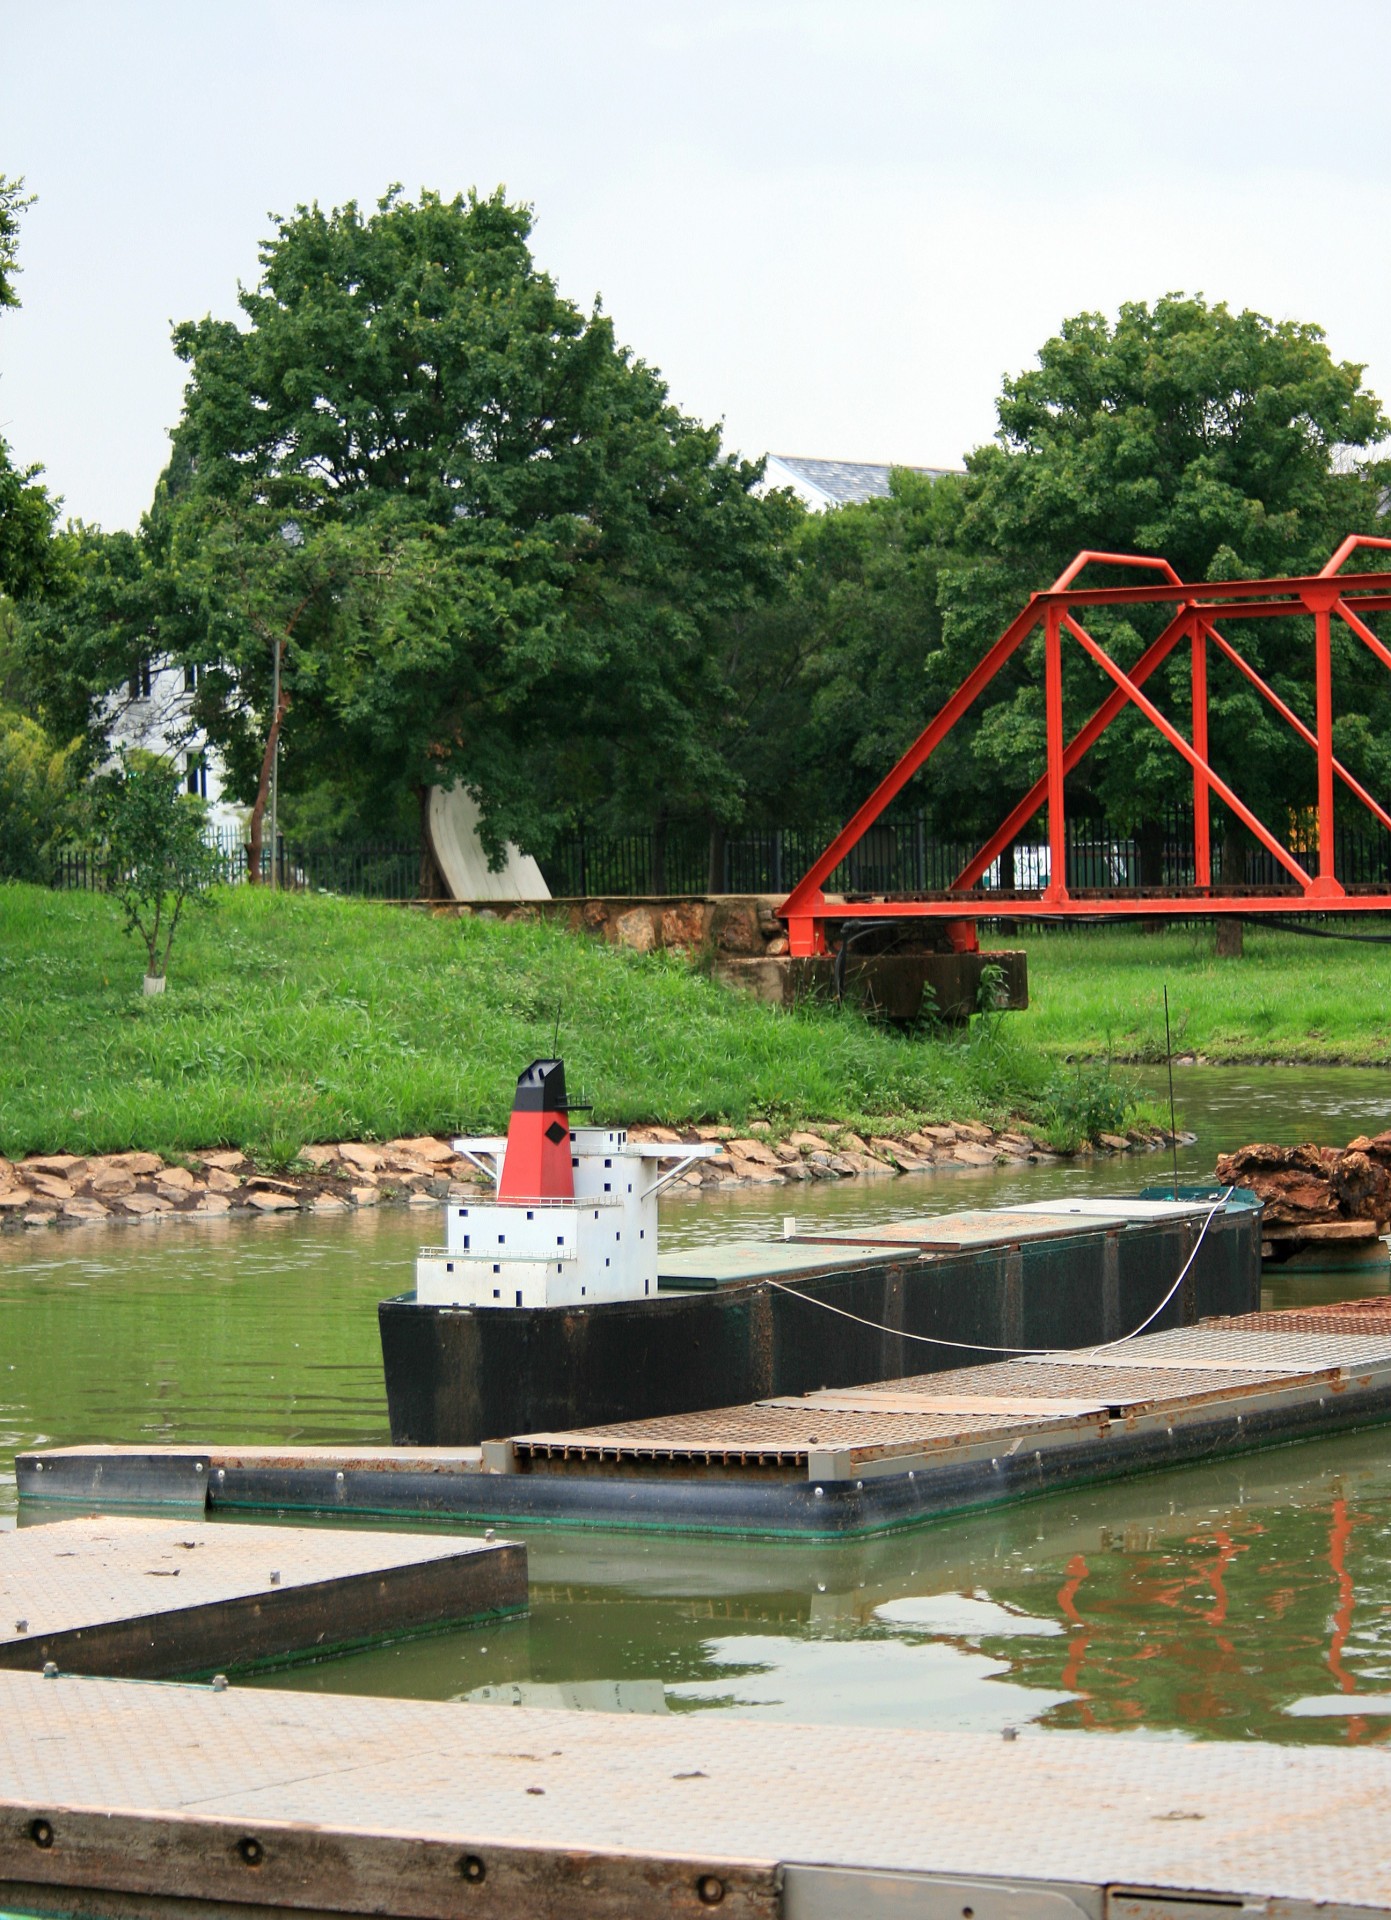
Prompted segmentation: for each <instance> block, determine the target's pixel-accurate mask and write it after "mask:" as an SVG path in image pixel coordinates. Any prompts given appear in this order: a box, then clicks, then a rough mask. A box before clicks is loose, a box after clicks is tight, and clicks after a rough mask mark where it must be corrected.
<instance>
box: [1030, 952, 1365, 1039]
mask: <svg viewBox="0 0 1391 1920" xmlns="http://www.w3.org/2000/svg"><path fill="white" fill-rule="evenodd" d="M1348 931H1351V932H1359V933H1378V934H1382V935H1388V934H1391V925H1388V924H1387V923H1386V922H1384V921H1379V920H1372V919H1368V920H1366V921H1354V922H1352V923H1351V924H1350V925H1349V927H1348ZM1011 944H1012V943H1011ZM1020 944H1021V945H1023V946H1024V947H1025V948H1026V949H1027V951H1028V955H1029V995H1030V1001H1031V1005H1030V1010H1029V1012H1028V1013H1027V1014H1026V1015H1024V1016H1023V1018H1022V1020H1021V1021H1020V1023H1019V1024H1020V1027H1021V1028H1022V1029H1023V1031H1024V1033H1025V1035H1026V1036H1027V1038H1028V1039H1030V1040H1031V1041H1033V1042H1035V1043H1036V1044H1037V1045H1038V1046H1039V1047H1041V1048H1042V1049H1043V1050H1044V1051H1045V1052H1047V1053H1049V1054H1051V1055H1053V1056H1055V1057H1057V1056H1065V1057H1069V1058H1073V1059H1078V1058H1103V1057H1104V1058H1114V1059H1121V1060H1162V1059H1163V1058H1164V987H1165V985H1166V984H1167V986H1168V989H1169V1013H1170V1019H1171V1022H1172V1026H1173V1036H1174V1051H1175V1053H1176V1054H1183V1053H1195V1054H1201V1055H1202V1056H1203V1057H1204V1058H1206V1059H1208V1060H1213V1061H1232V1062H1238V1061H1257V1060H1291V1061H1294V1060H1298V1061H1306V1062H1323V1063H1334V1062H1338V1063H1345V1064H1349V1065H1358V1064H1360V1065H1367V1066H1372V1065H1380V1064H1382V1063H1383V1062H1386V1061H1388V1060H1391V945H1388V946H1373V945H1368V944H1362V943H1355V942H1349V941H1341V940H1322V939H1310V938H1307V937H1304V936H1301V935H1299V934H1293V933H1275V932H1266V931H1262V929H1261V928H1260V927H1259V926H1253V925H1252V924H1251V923H1250V922H1248V923H1247V926H1246V936H1245V947H1246V951H1245V954H1244V956H1243V957H1242V958H1241V959H1239V960H1219V959H1217V958H1216V957H1215V954H1214V950H1213V949H1214V934H1213V930H1212V927H1211V926H1210V925H1208V926H1193V927H1172V928H1168V929H1165V930H1164V931H1162V932H1158V933H1144V932H1140V931H1133V932H1132V931H1130V930H1128V929H1125V928H1109V927H1108V928H1098V929H1095V930H1089V929H1081V930H1079V931H1077V932H1075V933H1038V934H1029V935H1028V936H1026V937H1025V938H1024V939H1022V940H1021V942H1020Z"/></svg>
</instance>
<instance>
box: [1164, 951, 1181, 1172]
mask: <svg viewBox="0 0 1391 1920" xmlns="http://www.w3.org/2000/svg"><path fill="white" fill-rule="evenodd" d="M1164 1064H1165V1066H1166V1067H1167V1068H1168V1069H1169V1145H1170V1146H1171V1147H1172V1148H1173V1152H1174V1198H1175V1200H1177V1199H1178V1121H1177V1120H1176V1119H1175V1118H1174V1043H1173V1040H1172V1038H1171V1037H1170V1034H1169V983H1168V981H1167V980H1166V981H1165V983H1164Z"/></svg>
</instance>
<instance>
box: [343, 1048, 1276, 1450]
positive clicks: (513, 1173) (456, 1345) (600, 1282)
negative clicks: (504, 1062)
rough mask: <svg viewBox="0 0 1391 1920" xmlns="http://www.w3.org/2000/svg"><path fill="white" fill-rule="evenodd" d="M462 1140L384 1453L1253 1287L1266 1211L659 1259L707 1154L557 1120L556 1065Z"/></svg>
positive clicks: (1169, 1309) (985, 1227)
mask: <svg viewBox="0 0 1391 1920" xmlns="http://www.w3.org/2000/svg"><path fill="white" fill-rule="evenodd" d="M455 1147H456V1151H458V1152H462V1153H465V1154H467V1155H469V1156H470V1157H471V1158H472V1159H473V1160H474V1161H475V1164H477V1165H478V1166H480V1167H481V1168H483V1169H484V1170H485V1171H487V1172H488V1174H489V1175H490V1177H491V1178H492V1179H493V1181H494V1186H495V1192H494V1195H493V1197H492V1198H491V1199H490V1200H488V1201H485V1202H481V1203H479V1202H474V1201H464V1200H455V1201H451V1202H450V1203H449V1206H448V1208H447V1212H446V1223H445V1242H444V1245H443V1246H442V1247H439V1248H429V1249H424V1250H422V1253H421V1255H420V1258H419V1260H418V1261H417V1265H416V1286H415V1289H414V1291H413V1292H410V1293H404V1294H401V1295H398V1296H396V1297H394V1298H392V1299H389V1300H384V1301H382V1302H381V1303H380V1305H379V1308H378V1320H379V1326H380V1333H381V1343H382V1358H383V1364H384V1370H385V1377H386V1393H387V1404H388V1408H389V1414H390V1423H391V1438H392V1442H393V1444H394V1445H395V1446H398V1447H460V1446H474V1445H477V1444H479V1443H480V1442H482V1441H484V1440H489V1439H493V1438H495V1437H496V1436H498V1435H504V1434H516V1433H525V1432H529V1431H551V1430H559V1429H573V1428H576V1427H588V1426H593V1425H595V1424H597V1423H600V1422H606V1421H615V1420H624V1421H626V1420H640V1419H652V1418H659V1417H665V1416H669V1415H675V1414H684V1413H694V1412H701V1411H704V1410H707V1409H710V1408H714V1407H727V1406H729V1405H731V1404H734V1403H737V1402H752V1401H757V1400H762V1399H766V1398H768V1397H770V1396H776V1395H785V1394H793V1395H798V1394H804V1393H808V1392H813V1391H816V1390H818V1389H824V1388H834V1387H840V1386H851V1385H864V1384H866V1383H873V1382H876V1381H887V1380H894V1379H898V1378H901V1377H902V1376H903V1375H904V1374H908V1373H919V1372H922V1371H924V1370H931V1369H934V1368H950V1367H960V1366H964V1365H969V1364H972V1363H982V1364H983V1363H988V1362H991V1361H996V1360H1001V1359H1005V1358H1008V1357H1010V1356H1014V1355H1019V1354H1022V1353H1025V1352H1029V1351H1037V1350H1044V1349H1050V1348H1058V1347H1074V1346H1079V1345H1085V1344H1087V1343H1090V1342H1097V1341H1113V1340H1117V1339H1120V1338H1121V1337H1122V1336H1124V1335H1126V1334H1128V1333H1130V1332H1132V1331H1134V1330H1135V1329H1137V1328H1139V1327H1141V1326H1142V1325H1152V1327H1153V1328H1154V1329H1155V1330H1161V1329H1164V1328H1172V1327H1180V1326H1185V1325H1192V1324H1193V1323H1194V1322H1196V1321H1197V1320H1199V1319H1202V1318H1204V1317H1207V1316H1211V1315H1214V1314H1240V1313H1247V1312H1250V1311H1252V1310H1254V1309H1255V1308H1256V1307H1258V1306H1259V1304H1260V1205H1259V1202H1258V1201H1257V1200H1256V1198H1255V1196H1254V1195H1252V1194H1249V1193H1246V1192H1245V1191H1244V1190H1242V1189H1239V1188H1238V1189H1231V1188H1226V1189H1221V1188H1214V1189H1207V1188H1186V1189H1180V1190H1178V1191H1177V1192H1176V1193H1172V1194H1165V1193H1159V1192H1154V1193H1146V1194H1143V1195H1141V1196H1140V1197H1139V1198H1117V1199H1114V1200H1112V1199H1103V1200H1060V1201H1057V1202H1056V1203H1049V1204H1046V1205H1031V1206H1026V1207H1007V1208H1002V1209H999V1210H996V1211H991V1212H981V1211H978V1210H965V1211H961V1212H958V1213H952V1214H944V1215H938V1216H931V1217H926V1218H921V1219H913V1220H898V1221H891V1222H887V1223H885V1224H883V1225H881V1226H877V1227H871V1228H864V1229H858V1228H857V1229H856V1230H855V1231H854V1233H852V1234H846V1233H838V1232H834V1231H831V1232H820V1231H817V1230H816V1229H814V1228H811V1229H807V1230H805V1231H802V1230H799V1229H798V1228H797V1226H796V1224H795V1223H791V1224H790V1226H789V1230H788V1232H787V1233H786V1235H785V1237H784V1238H783V1239H782V1240H777V1241H768V1242H764V1243H746V1244H743V1245H739V1246H724V1247H715V1248H709V1249H702V1250H699V1251H697V1252H695V1253H691V1252H682V1253H677V1254H663V1253H662V1252H661V1250H660V1246H659V1242H658V1230H657V1199H658V1196H659V1194H660V1193H661V1192H662V1191H663V1189H664V1188H665V1187H666V1186H668V1185H669V1184H670V1183H671V1182H672V1181H673V1180H675V1179H676V1178H678V1177H679V1176H680V1174H681V1173H683V1172H684V1171H685V1170H686V1169H687V1168H688V1167H689V1166H691V1165H692V1164H693V1162H694V1161H695V1160H697V1159H698V1158H700V1157H701V1156H702V1155H704V1154H708V1153H711V1152H714V1151H716V1149H714V1148H713V1147H709V1146H704V1145H692V1146H683V1145H672V1146H666V1145H662V1146H657V1145H650V1144H647V1143H643V1144H641V1145H639V1144H638V1143H636V1142H634V1141H632V1140H631V1139H630V1137H629V1136H628V1134H627V1132H626V1130H625V1129H623V1128H621V1127H613V1128H609V1127H597V1126H583V1127H574V1128H572V1127H571V1125H570V1115H569V1109H568V1103H567V1096H566V1089H565V1069H564V1064H563V1062H562V1061H560V1060H537V1061H534V1062H533V1063H532V1065H531V1066H529V1067H528V1068H527V1069H526V1071H525V1072H524V1073H523V1074H522V1075H521V1077H520V1079H519V1080H518V1083H517V1093H516V1099H515V1103H514V1107H513V1112H512V1118H511V1122H510V1125H509V1128H508V1133H507V1136H506V1138H505V1139H479V1140H462V1141H457V1142H456V1143H455ZM1180 1276H1181V1281H1180ZM1176 1283H1178V1284H1176Z"/></svg>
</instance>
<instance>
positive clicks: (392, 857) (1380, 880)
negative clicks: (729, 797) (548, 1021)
mask: <svg viewBox="0 0 1391 1920" xmlns="http://www.w3.org/2000/svg"><path fill="white" fill-rule="evenodd" d="M837 831H838V828H837V826H836V825H835V824H827V825H825V826H816V827H770V828H750V829H748V830H746V831H743V832H740V833H735V834H730V835H728V836H726V837H724V838H723V840H721V841H720V842H718V843H717V844H716V845H715V846H714V848H713V849H712V844H711V837H710V834H709V831H708V829H706V828H705V827H703V826H694V825H691V826H687V825H678V824H671V825H668V826H667V827H666V828H665V829H662V830H657V829H653V828H646V829H643V830H641V831H635V832H631V833H598V832H595V831H592V830H589V829H585V830H583V831H579V830H577V831H575V832H573V833H570V834H568V835H566V836H565V837H564V838H563V839H562V840H560V841H559V842H558V843H557V845H556V847H555V848H554V849H553V851H552V852H551V853H550V854H548V855H543V856H542V858H541V861H540V865H541V871H542V873H543V874H544V876H545V879H546V884H547V885H548V886H549V888H550V890H551V892H552V894H554V895H556V896H558V897H567V898H575V897H581V898H582V897H585V896H588V897H603V896H605V895H610V896H611V895H640V894H704V893H712V892H713V893H773V894H777V893H785V892H787V891H788V890H789V889H790V888H792V887H793V886H795V885H796V883H797V882H798V880H800V879H801V877H802V875H803V874H804V873H805V872H806V871H807V869H808V868H809V867H810V866H811V865H812V862H813V861H814V860H815V859H816V858H817V856H818V855H819V854H820V853H821V851H822V850H823V848H825V847H826V846H827V845H828V844H829V843H830V841H831V839H832V838H833V837H834V835H835V833H836V832H837ZM1288 839H1289V841H1290V843H1291V847H1292V850H1293V852H1294V853H1295V855H1296V857H1297V858H1298V859H1299V860H1300V861H1301V862H1302V863H1303V864H1304V866H1305V867H1306V868H1308V869H1309V870H1310V871H1311V872H1312V871H1314V870H1315V867H1316V864H1317V846H1316V842H1315V841H1314V839H1313V837H1312V835H1311V832H1310V829H1309V827H1308V825H1307V823H1296V824H1295V825H1294V826H1292V828H1291V831H1290V833H1289V835H1288ZM211 842H212V844H213V846H214V847H215V848H216V849H217V851H218V853H219V855H220V858H221V863H222V872H223V878H224V879H225V880H226V881H227V882H228V883H230V884H232V885H237V884H239V883H241V882H243V881H245V880H246V878H247V865H248V860H249V857H250V856H249V851H248V849H247V847H246V845H245V843H244V841H243V840H242V838H241V836H240V834H238V833H236V832H226V831H223V832H220V833H216V834H214V835H212V836H211ZM1219 848H1220V838H1219V835H1218V833H1217V832H1216V831H1215V832H1214V836H1213V872H1214V879H1215V880H1217V881H1218V882H1219V883H1221V882H1223V881H1225V882H1226V883H1227V884H1235V885H1241V886H1248V887H1250V886H1257V887H1264V886H1283V885H1286V884H1288V883H1289V881H1290V876H1289V874H1288V872H1287V871H1286V869H1285V868H1284V867H1283V866H1282V865H1281V864H1280V863H1279V861H1277V860H1276V859H1275V857H1274V855H1273V854H1271V853H1270V852H1269V851H1268V850H1267V849H1265V848H1263V847H1260V846H1258V845H1253V844H1250V843H1249V842H1248V843H1247V844H1246V845H1245V848H1244V851H1243V852H1242V854H1241V855H1240V860H1241V866H1242V871H1241V872H1240V874H1239V875H1223V874H1222V871H1221V859H1220V853H1219ZM712 852H713V860H714V865H715V868H716V871H715V873H714V874H713V875H712V872H711V866H712ZM974 852H975V847H974V845H973V844H971V843H968V842H965V841H955V840H944V839H941V838H939V837H938V836H937V835H936V834H934V833H932V832H930V831H929V829H928V825H927V820H926V816H925V815H923V814H921V813H918V814H909V815H906V816H904V817H902V818H899V819H896V820H889V821H879V822H876V824H875V825H874V826H872V827H871V828H870V829H869V831H868V833H866V834H865V836H864V838H863V839H862V840H861V842H860V843H859V845H858V846H857V847H855V848H854V849H853V850H852V852H851V853H850V854H849V855H848V856H847V857H846V859H845V860H844V861H843V862H842V863H841V865H840V866H838V867H837V868H836V870H835V872H834V873H833V874H832V875H831V876H830V878H829V880H828V881H827V883H826V890H827V892H829V893H844V894H874V893H891V894H915V893H937V892H942V891H944V890H945V889H946V888H948V887H949V886H950V885H951V884H952V882H953V881H954V880H955V878H956V876H957V875H958V874H959V873H960V872H961V871H962V869H963V868H964V867H965V865H966V863H967V862H968V860H970V858H971V857H972V855H973V853H974ZM1335 862H1336V871H1337V874H1338V878H1339V879H1340V880H1341V881H1342V882H1343V883H1344V885H1346V886H1374V885H1383V886H1386V885H1391V832H1388V831H1387V830H1386V829H1385V828H1382V827H1374V828H1367V829H1363V828H1351V827H1340V828H1339V829H1338V831H1337V836H1336V842H1335ZM261 877H262V879H263V880H265V881H267V882H269V881H271V880H272V878H273V879H274V882H275V884H277V885H278V886H281V887H284V888H287V889H290V890H293V891H296V892H304V893H340V894H350V895H354V896H356V897H358V898H361V899H372V900H412V899H415V898H417V897H418V896H419V894H420V891H421V855H420V847H419V845H418V843H416V842H415V841H402V840H380V841H359V842H356V843H353V844H351V845H342V846H330V847H306V846H303V845H300V844H297V843H296V842H295V841H294V840H287V839H285V838H284V837H282V838H281V839H280V841H279V842H278V844H277V847H276V849H275V862H274V871H273V873H272V863H271V849H270V847H269V845H267V846H265V847H264V848H263V849H262V853H261ZM1048 878H1049V849H1048V845H1047V842H1046V841H1045V840H1042V839H1040V838H1039V837H1038V836H1037V835H1036V834H1035V835H1031V836H1030V837H1028V838H1026V839H1023V840H1020V841H1017V842H1016V843H1015V845H1014V846H1013V847H1012V848H1011V849H1010V851H1009V853H1008V854H1007V856H1006V857H1005V859H1004V860H996V861H995V862H993V864H992V865H991V866H990V867H988V868H987V869H986V871H985V873H984V874H983V875H982V876H981V878H980V880H979V882H978V883H977V884H978V885H980V886H982V887H984V888H985V889H987V890H995V889H999V890H1003V891H1005V892H1012V891H1015V890H1021V891H1028V890H1033V889H1041V888H1043V887H1044V886H1046V885H1047V883H1048ZM712 880H713V881H714V882H715V884H714V885H712V884H711V883H712ZM1067 883H1068V885H1069V886H1070V887H1074V888H1078V889H1084V888H1085V889H1092V888H1096V889H1102V890H1105V889H1108V888H1112V887H1114V888H1134V887H1141V886H1154V887H1162V888H1166V889H1171V888H1181V887H1191V886H1193V885H1194V884H1195V878H1194V862H1193V823H1192V819H1191V817H1190V816H1188V815H1187V814H1185V813H1184V812H1182V811H1181V810H1176V811H1174V812H1173V813H1172V814H1170V815H1169V816H1168V817H1167V818H1166V819H1164V820H1163V821H1162V822H1159V823H1157V826H1156V831H1155V832H1154V833H1153V834H1152V835H1151V836H1148V837H1147V838H1146V839H1145V840H1144V843H1143V844H1142V842H1141V840H1140V839H1139V838H1138V837H1137V836H1135V835H1133V834H1123V833H1118V832H1116V831H1115V830H1114V829H1111V828H1108V827H1107V826H1106V825H1105V824H1104V823H1101V822H1097V821H1089V820H1084V819H1074V820H1069V822H1068V828H1067ZM105 884H106V873H105V867H104V864H103V861H102V858H101V856H100V854H96V853H91V852H84V851H82V850H79V849H68V850H64V851H63V852H61V853H59V854H58V856H57V858H56V860H55V862H54V868H53V885H54V886H55V887H60V888H77V889H86V890H100V889H102V888H104V887H105Z"/></svg>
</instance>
